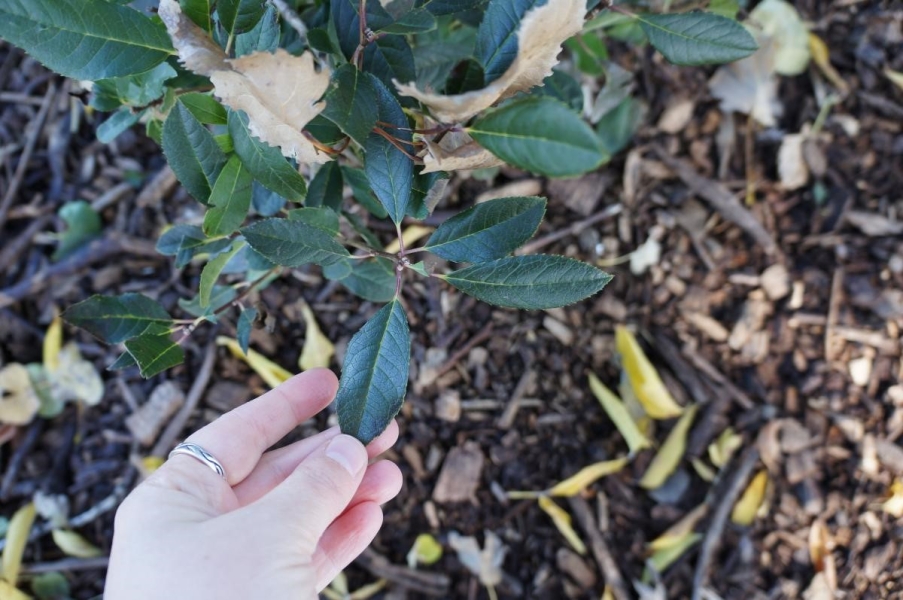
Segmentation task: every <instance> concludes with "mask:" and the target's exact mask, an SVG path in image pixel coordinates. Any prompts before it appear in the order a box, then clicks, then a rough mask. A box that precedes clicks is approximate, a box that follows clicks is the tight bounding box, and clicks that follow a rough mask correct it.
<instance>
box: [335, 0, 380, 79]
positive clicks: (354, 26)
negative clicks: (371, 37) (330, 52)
mask: <svg viewBox="0 0 903 600" xmlns="http://www.w3.org/2000/svg"><path fill="white" fill-rule="evenodd" d="M366 5H367V27H369V28H370V29H371V30H373V31H378V30H379V29H381V28H383V27H387V26H388V25H391V24H392V22H393V21H394V19H393V18H392V15H390V14H389V13H388V12H386V10H385V9H384V8H383V7H382V4H380V2H379V1H376V2H367V3H366ZM358 8H359V1H358V0H333V1H332V2H330V7H329V9H330V15H329V16H330V20H331V21H332V24H333V26H334V27H335V31H336V35H337V36H338V41H339V46H340V47H341V49H342V53H343V54H344V55H345V58H346V59H349V60H350V59H351V57H352V55H353V54H354V52H355V50H357V47H358V45H359V44H360V26H361V22H360V15H358V12H357V11H358ZM367 70H368V71H369V69H367Z"/></svg>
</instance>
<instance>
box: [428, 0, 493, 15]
mask: <svg viewBox="0 0 903 600" xmlns="http://www.w3.org/2000/svg"><path fill="white" fill-rule="evenodd" d="M482 2H483V0H423V1H422V2H421V3H420V4H419V5H418V6H420V7H421V8H425V9H426V10H428V11H430V12H431V13H433V14H434V15H436V16H437V17H438V16H442V15H453V14H455V13H458V12H461V11H465V10H471V9H474V8H477V7H478V6H479V5H480V4H481V3H482Z"/></svg>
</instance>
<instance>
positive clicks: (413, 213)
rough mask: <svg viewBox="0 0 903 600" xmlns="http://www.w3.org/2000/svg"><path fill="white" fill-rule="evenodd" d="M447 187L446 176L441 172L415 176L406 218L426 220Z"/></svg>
mask: <svg viewBox="0 0 903 600" xmlns="http://www.w3.org/2000/svg"><path fill="white" fill-rule="evenodd" d="M447 186H448V174H447V173H443V172H442V171H436V172H434V173H426V174H423V173H417V174H415V175H414V185H413V188H412V192H413V193H412V195H411V203H410V204H409V205H408V216H409V217H411V218H414V219H417V220H418V221H419V220H422V219H425V218H427V217H428V216H429V215H430V213H432V212H433V209H434V208H436V204H438V203H439V201H440V200H441V199H442V196H443V195H444V194H445V188H446V187H447Z"/></svg>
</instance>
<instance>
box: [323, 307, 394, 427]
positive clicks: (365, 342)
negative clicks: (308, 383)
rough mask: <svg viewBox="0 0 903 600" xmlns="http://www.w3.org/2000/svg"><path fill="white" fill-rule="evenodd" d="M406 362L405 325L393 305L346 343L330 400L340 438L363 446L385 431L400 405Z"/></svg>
mask: <svg viewBox="0 0 903 600" xmlns="http://www.w3.org/2000/svg"><path fill="white" fill-rule="evenodd" d="M410 357H411V339H410V334H409V332H408V320H407V317H406V315H405V312H404V309H403V308H402V307H401V303H400V302H399V301H398V300H397V299H396V300H393V301H392V302H390V303H389V304H387V305H386V306H384V307H383V308H381V309H380V310H379V312H377V313H376V314H375V315H373V317H371V318H370V320H369V321H367V323H366V324H364V326H363V327H362V328H361V329H360V331H358V332H357V333H356V334H354V337H352V338H351V341H350V342H349V343H348V350H347V351H346V353H345V361H344V364H343V365H342V378H341V380H340V381H339V391H338V393H337V394H336V399H335V402H336V412H337V413H338V415H339V426H340V427H341V429H342V433H346V434H348V435H352V436H354V437H356V438H357V439H358V440H360V441H361V443H363V444H364V445H366V444H369V443H370V442H371V441H372V440H373V439H374V438H376V437H377V436H378V435H379V434H380V433H382V432H383V431H384V430H385V428H386V427H388V426H389V423H391V422H392V419H393V418H395V415H396V414H398V411H399V410H400V409H401V405H402V404H403V403H404V395H405V390H406V389H407V385H408V363H409V362H410V360H411V358H410Z"/></svg>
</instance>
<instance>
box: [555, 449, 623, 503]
mask: <svg viewBox="0 0 903 600" xmlns="http://www.w3.org/2000/svg"><path fill="white" fill-rule="evenodd" d="M628 462H630V459H629V458H627V457H624V458H616V459H613V460H603V461H601V462H597V463H594V464H591V465H590V466H588V467H584V468H582V469H580V470H579V471H577V473H575V474H574V475H571V476H570V477H568V478H567V479H565V480H564V481H562V482H561V483H559V484H557V485H555V486H553V487H552V488H551V489H550V490H549V495H550V496H576V495H577V494H579V493H580V492H582V491H583V490H585V489H586V488H587V487H589V486H590V485H592V484H593V483H594V482H595V481H597V480H599V479H601V478H602V477H605V476H606V475H611V474H613V473H618V472H619V471H621V470H622V469H623V468H624V467H625V466H626V465H627V463H628Z"/></svg>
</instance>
